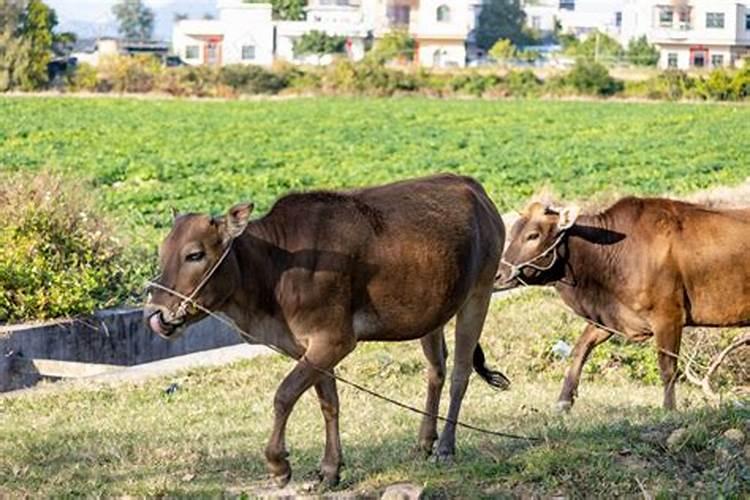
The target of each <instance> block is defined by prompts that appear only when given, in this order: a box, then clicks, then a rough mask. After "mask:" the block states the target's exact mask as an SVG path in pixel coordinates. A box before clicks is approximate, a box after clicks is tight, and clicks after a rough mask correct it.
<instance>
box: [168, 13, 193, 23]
mask: <svg viewBox="0 0 750 500" xmlns="http://www.w3.org/2000/svg"><path fill="white" fill-rule="evenodd" d="M172 19H173V20H174V22H176V23H179V22H180V21H184V20H186V19H190V16H189V15H187V14H185V13H184V12H175V13H174V16H172Z"/></svg>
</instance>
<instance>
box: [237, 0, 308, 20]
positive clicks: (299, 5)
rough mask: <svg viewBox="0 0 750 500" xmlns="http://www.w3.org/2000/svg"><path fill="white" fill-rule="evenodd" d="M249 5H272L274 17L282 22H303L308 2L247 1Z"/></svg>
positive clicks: (293, 0)
mask: <svg viewBox="0 0 750 500" xmlns="http://www.w3.org/2000/svg"><path fill="white" fill-rule="evenodd" d="M245 1H246V2H247V3H270V4H271V5H272V6H273V17H274V19H277V20H282V21H301V20H303V19H305V7H306V6H307V0H245Z"/></svg>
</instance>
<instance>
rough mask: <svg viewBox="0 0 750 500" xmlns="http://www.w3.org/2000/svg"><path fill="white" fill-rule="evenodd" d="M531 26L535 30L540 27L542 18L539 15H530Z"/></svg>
mask: <svg viewBox="0 0 750 500" xmlns="http://www.w3.org/2000/svg"><path fill="white" fill-rule="evenodd" d="M531 27H532V28H534V29H535V30H540V29H542V18H541V17H540V16H531Z"/></svg>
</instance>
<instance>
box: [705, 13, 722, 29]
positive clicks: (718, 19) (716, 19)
mask: <svg viewBox="0 0 750 500" xmlns="http://www.w3.org/2000/svg"><path fill="white" fill-rule="evenodd" d="M723 27H724V13H723V12H707V13H706V28H723Z"/></svg>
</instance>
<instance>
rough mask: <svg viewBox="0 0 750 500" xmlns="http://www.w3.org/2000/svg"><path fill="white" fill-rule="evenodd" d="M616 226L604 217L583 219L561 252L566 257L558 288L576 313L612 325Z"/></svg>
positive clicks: (616, 246) (617, 252) (616, 258)
mask: <svg viewBox="0 0 750 500" xmlns="http://www.w3.org/2000/svg"><path fill="white" fill-rule="evenodd" d="M616 234H618V233H617V231H616V230H615V228H614V227H612V222H611V221H609V220H608V219H607V218H606V217H605V216H603V215H594V216H581V217H580V218H579V220H578V221H577V222H576V225H575V226H573V228H571V230H570V233H569V235H568V237H567V238H566V242H565V247H564V248H563V249H562V250H561V251H562V252H564V255H565V257H564V258H563V259H562V262H561V266H564V269H562V270H560V271H559V275H560V277H561V279H559V280H558V281H556V282H555V288H556V289H557V291H558V292H559V293H560V296H561V297H562V299H563V300H564V301H565V303H566V304H568V306H570V307H571V308H573V310H575V312H576V313H578V314H580V315H581V316H584V317H586V318H589V319H591V320H594V321H598V322H602V323H605V324H606V323H608V322H609V319H610V318H608V316H609V315H610V314H609V313H610V311H609V308H610V305H611V304H612V303H613V300H616V299H615V298H613V297H612V290H614V289H615V287H614V284H615V281H616V280H617V276H618V274H619V273H618V270H619V268H620V266H619V264H618V262H619V260H620V255H619V245H616V244H615V242H616V241H615V240H616V237H615V236H614V235H616Z"/></svg>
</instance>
